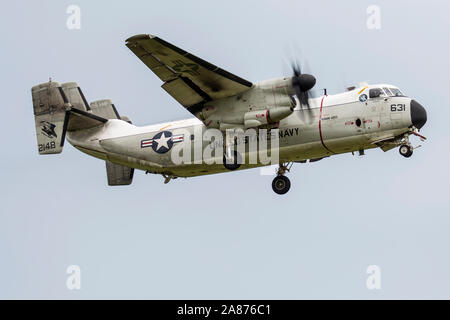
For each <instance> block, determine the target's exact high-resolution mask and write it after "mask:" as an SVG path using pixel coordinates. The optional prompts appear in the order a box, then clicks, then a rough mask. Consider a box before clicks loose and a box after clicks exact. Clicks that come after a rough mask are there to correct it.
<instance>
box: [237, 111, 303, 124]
mask: <svg viewBox="0 0 450 320" xmlns="http://www.w3.org/2000/svg"><path fill="white" fill-rule="evenodd" d="M292 112H294V108H293V107H280V108H273V109H266V110H256V111H250V112H246V113H245V115H244V127H245V128H253V127H259V126H262V125H265V124H271V123H276V122H278V121H280V120H282V119H284V118H286V117H287V116H289V115H291V114H292Z"/></svg>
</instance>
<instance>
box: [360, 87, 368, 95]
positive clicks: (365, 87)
mask: <svg viewBox="0 0 450 320" xmlns="http://www.w3.org/2000/svg"><path fill="white" fill-rule="evenodd" d="M368 87H369V86H365V87H364V88H362V89H361V91H359V92H358V94H361V92H363V91H364V90H366V89H367V88H368Z"/></svg>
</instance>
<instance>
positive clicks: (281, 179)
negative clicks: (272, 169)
mask: <svg viewBox="0 0 450 320" xmlns="http://www.w3.org/2000/svg"><path fill="white" fill-rule="evenodd" d="M291 167H292V162H291V163H286V164H285V163H280V166H279V167H278V171H277V176H276V177H275V178H274V179H273V181H272V189H273V191H274V192H275V193H277V194H285V193H286V192H288V191H289V189H290V188H291V181H290V180H289V178H288V177H286V176H285V173H286V172H289V171H290V169H291Z"/></svg>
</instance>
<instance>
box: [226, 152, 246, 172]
mask: <svg viewBox="0 0 450 320" xmlns="http://www.w3.org/2000/svg"><path fill="white" fill-rule="evenodd" d="M231 160H232V161H230V162H228V163H227V158H226V156H225V155H223V166H224V167H225V168H227V169H228V170H231V171H232V170H236V169H237V168H239V167H240V166H241V164H242V157H241V155H240V154H239V152H237V151H234V153H233V159H231Z"/></svg>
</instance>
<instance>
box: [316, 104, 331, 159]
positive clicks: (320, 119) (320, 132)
mask: <svg viewBox="0 0 450 320" xmlns="http://www.w3.org/2000/svg"><path fill="white" fill-rule="evenodd" d="M325 97H326V96H323V97H322V101H320V114H319V135H320V142H321V143H322V146H323V147H324V148H325V149H326V150H327V151H328V152H331V153H334V152H333V151H331V150H330V149H328V147H327V146H326V145H325V143H324V142H323V137H322V108H323V100H324V99H325Z"/></svg>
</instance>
